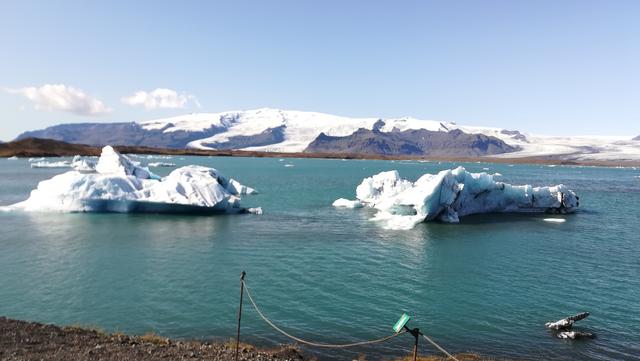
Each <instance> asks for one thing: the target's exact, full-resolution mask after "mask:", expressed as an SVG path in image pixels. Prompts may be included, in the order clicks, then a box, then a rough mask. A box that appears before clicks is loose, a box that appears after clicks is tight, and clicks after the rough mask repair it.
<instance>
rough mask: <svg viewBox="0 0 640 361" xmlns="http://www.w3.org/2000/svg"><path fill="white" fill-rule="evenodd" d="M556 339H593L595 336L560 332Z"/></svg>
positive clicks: (575, 332)
mask: <svg viewBox="0 0 640 361" xmlns="http://www.w3.org/2000/svg"><path fill="white" fill-rule="evenodd" d="M556 337H558V338H564V339H571V340H575V339H578V338H592V337H593V334H592V333H591V332H580V331H563V332H558V334H557V335H556Z"/></svg>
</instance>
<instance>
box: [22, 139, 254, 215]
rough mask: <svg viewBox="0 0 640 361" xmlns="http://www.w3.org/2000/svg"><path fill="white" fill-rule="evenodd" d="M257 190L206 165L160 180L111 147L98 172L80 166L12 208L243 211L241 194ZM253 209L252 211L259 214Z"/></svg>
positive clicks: (105, 150)
mask: <svg viewBox="0 0 640 361" xmlns="http://www.w3.org/2000/svg"><path fill="white" fill-rule="evenodd" d="M249 190H251V191H253V192H255V191H254V190H253V189H252V188H249V187H246V186H243V185H242V184H240V183H238V182H237V181H233V182H232V181H229V180H227V178H225V177H224V176H223V175H221V174H220V173H219V172H218V171H217V170H215V169H213V168H207V167H201V166H186V167H181V168H178V169H175V170H174V171H172V172H171V173H170V174H169V175H168V176H166V177H164V178H160V177H158V176H157V175H155V174H153V173H152V172H150V171H149V170H148V169H146V168H143V167H140V166H139V165H137V164H136V163H134V162H132V161H131V160H130V159H129V158H128V157H126V156H123V155H121V154H119V153H118V152H116V151H115V150H114V149H113V148H112V147H110V146H106V147H104V148H103V149H102V155H101V156H100V159H99V160H98V163H97V165H96V166H95V171H92V172H80V171H77V170H72V171H68V172H66V173H63V174H59V175H57V176H55V177H53V178H51V179H48V180H45V181H42V182H40V183H39V184H38V187H37V188H36V189H34V190H33V191H31V195H30V197H29V198H28V199H27V200H25V201H23V202H20V203H17V204H14V205H12V206H9V209H16V210H24V211H59V212H123V213H127V212H152V213H242V212H247V210H246V209H245V208H243V207H241V205H240V198H239V197H238V195H239V194H241V193H242V191H244V192H245V193H246V194H248V193H249ZM259 211H260V210H259V209H252V213H259Z"/></svg>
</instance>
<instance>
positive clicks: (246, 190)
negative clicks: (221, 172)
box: [227, 178, 258, 194]
mask: <svg viewBox="0 0 640 361" xmlns="http://www.w3.org/2000/svg"><path fill="white" fill-rule="evenodd" d="M227 188H228V189H229V191H231V193H233V194H257V193H258V191H256V190H255V189H253V188H251V187H247V186H245V185H243V184H240V182H238V181H237V180H235V179H233V178H232V179H230V180H229V186H228V187H227Z"/></svg>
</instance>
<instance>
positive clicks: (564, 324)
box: [544, 312, 589, 338]
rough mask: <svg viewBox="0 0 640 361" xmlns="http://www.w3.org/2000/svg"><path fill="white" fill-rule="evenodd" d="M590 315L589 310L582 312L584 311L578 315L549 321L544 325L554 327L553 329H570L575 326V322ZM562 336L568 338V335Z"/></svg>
mask: <svg viewBox="0 0 640 361" xmlns="http://www.w3.org/2000/svg"><path fill="white" fill-rule="evenodd" d="M588 316H589V312H582V313H579V314H577V315H574V316H569V317H567V318H563V319H561V320H558V321H555V322H547V323H545V324H544V325H545V326H546V327H547V328H550V329H553V330H570V329H571V327H572V326H573V324H574V323H575V322H576V321H580V320H582V319H585V318H587V317H588ZM558 337H560V335H558ZM562 338H567V337H562ZM568 338H573V337H568Z"/></svg>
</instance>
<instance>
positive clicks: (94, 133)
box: [16, 122, 226, 148]
mask: <svg viewBox="0 0 640 361" xmlns="http://www.w3.org/2000/svg"><path fill="white" fill-rule="evenodd" d="M168 126H171V125H170V124H168V125H167V126H165V127H163V128H161V129H152V130H147V129H144V128H142V126H141V125H140V124H138V123H134V122H131V123H78V124H60V125H54V126H52V127H48V128H45V129H41V130H34V131H30V132H25V133H22V134H20V135H19V136H18V138H16V140H21V139H26V138H45V139H54V140H60V141H63V142H67V143H74V144H87V145H94V146H104V145H130V146H145V147H161V148H185V147H186V146H187V144H188V143H189V142H191V141H194V140H197V139H202V138H207V137H211V136H213V135H215V134H218V133H221V132H223V131H224V130H226V128H224V127H213V126H212V127H210V128H209V129H206V130H204V131H193V132H187V131H175V132H167V133H164V130H165V129H166V128H167V127H168Z"/></svg>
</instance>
